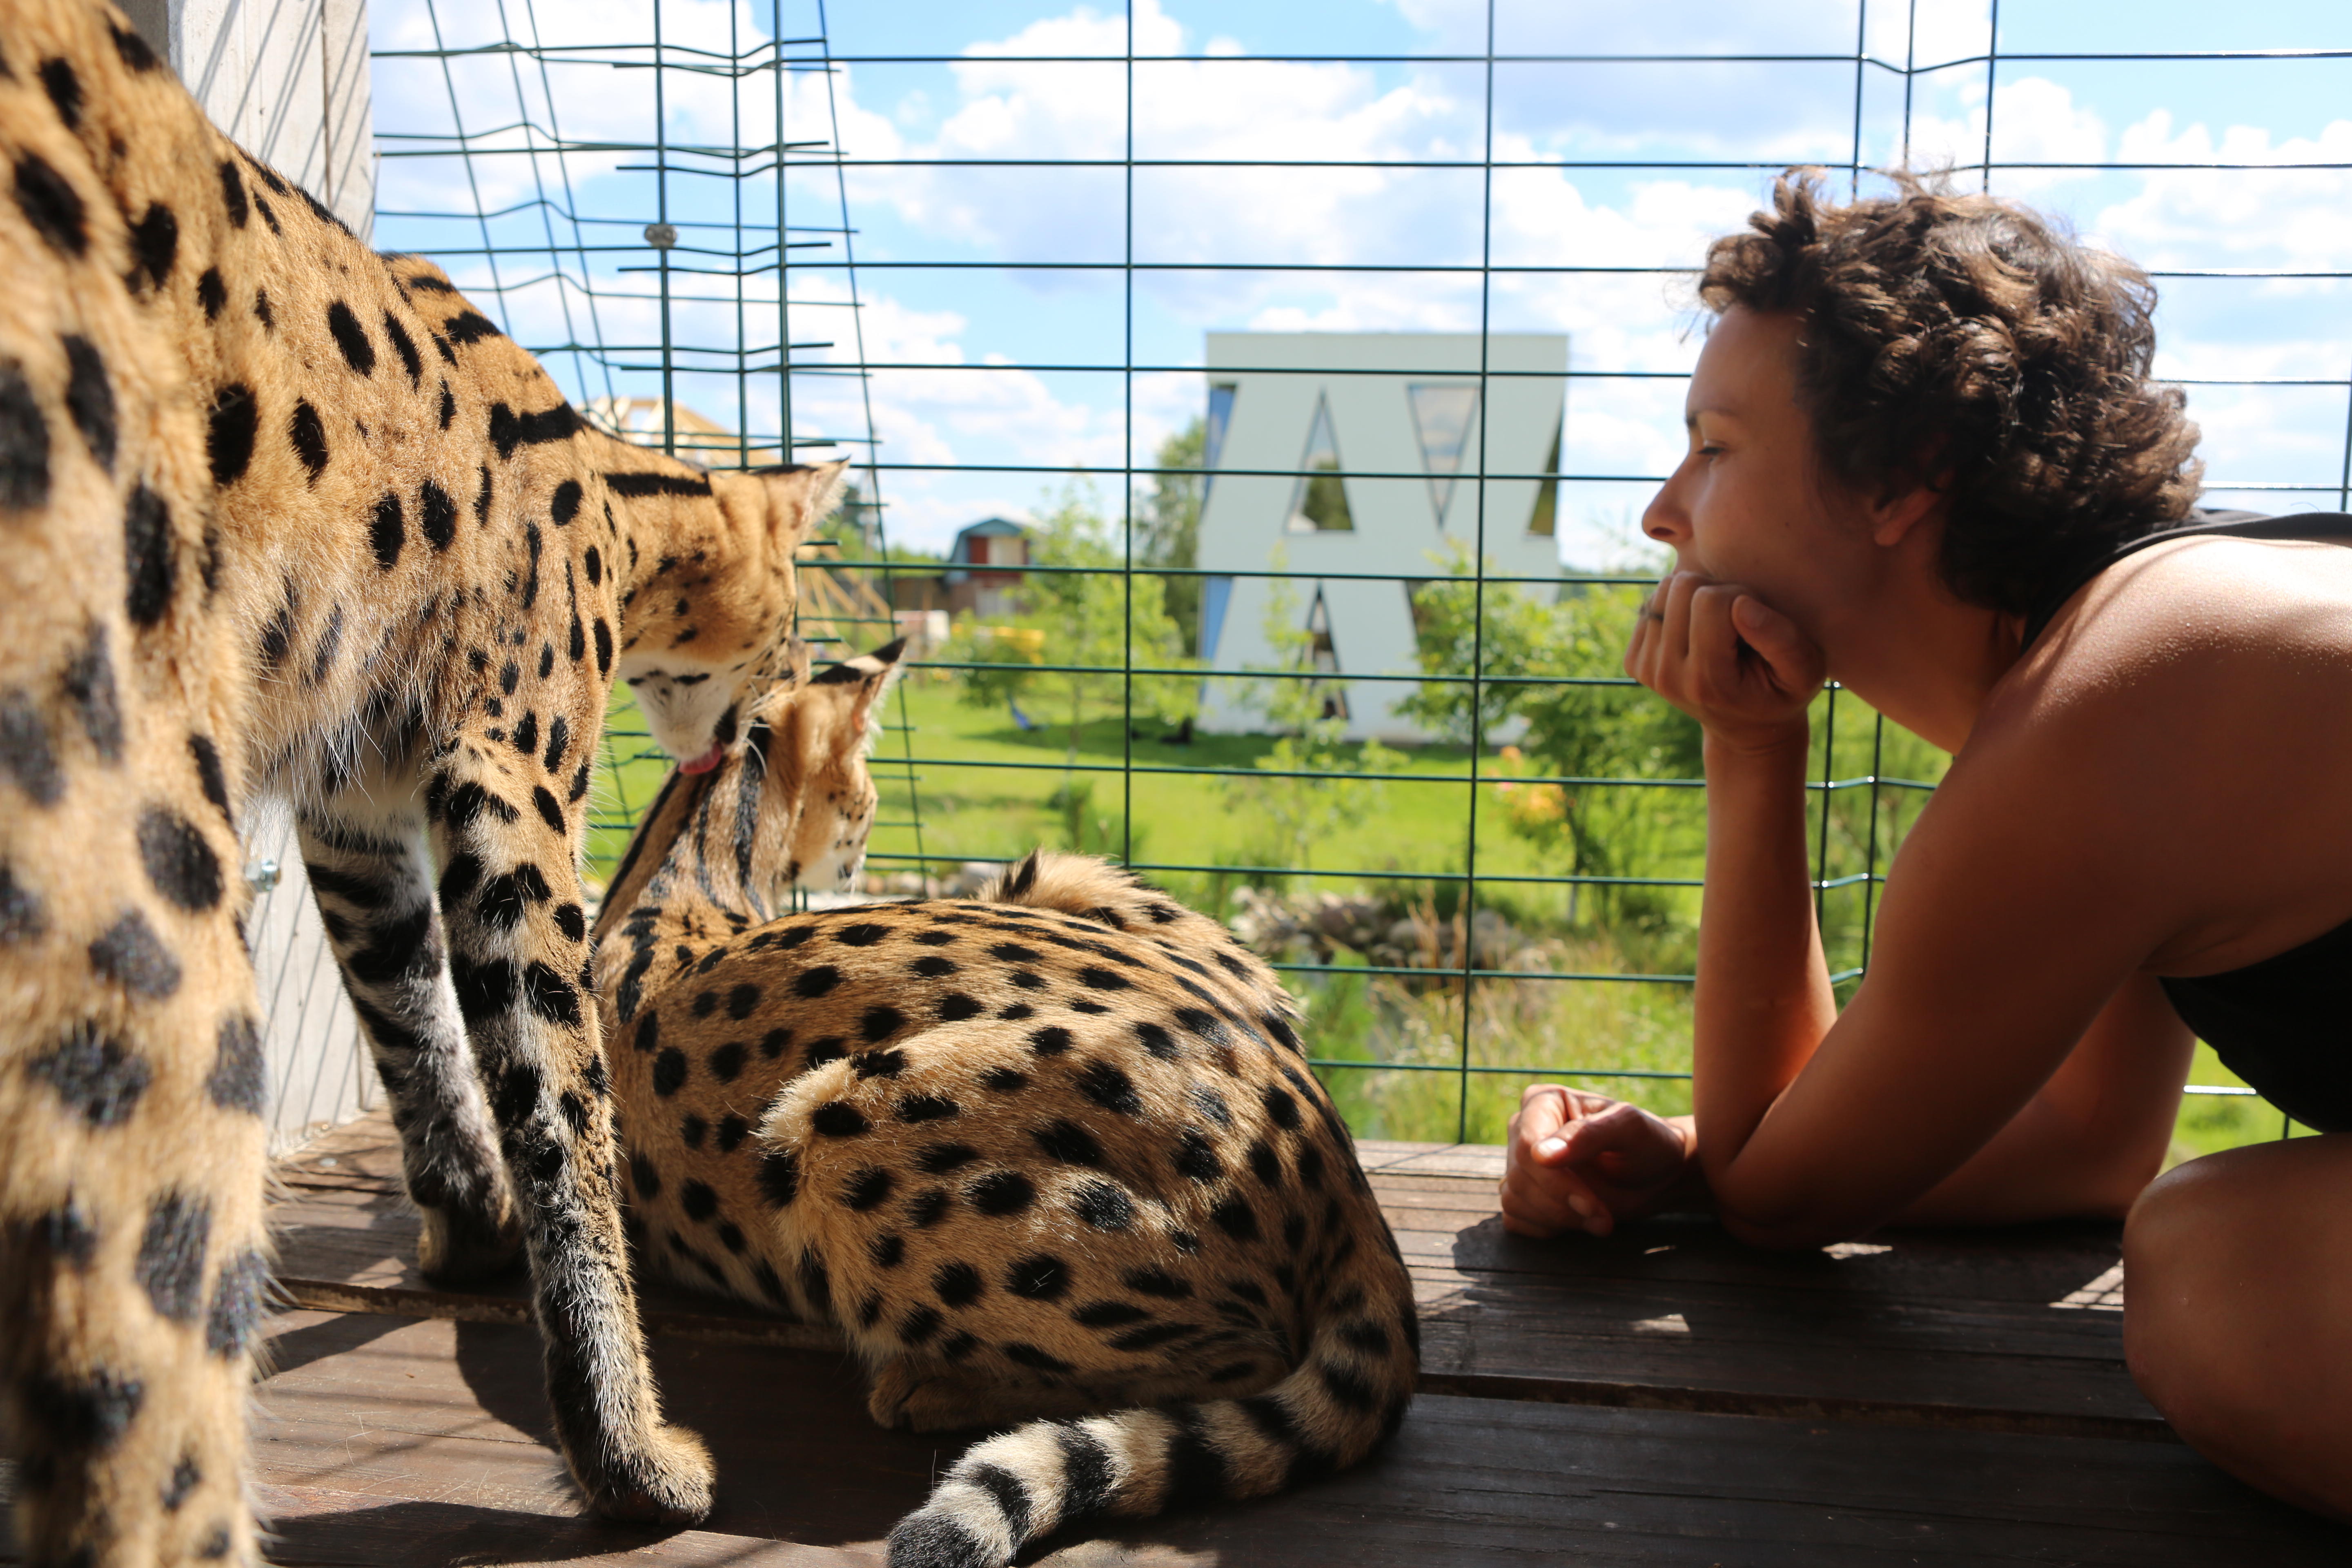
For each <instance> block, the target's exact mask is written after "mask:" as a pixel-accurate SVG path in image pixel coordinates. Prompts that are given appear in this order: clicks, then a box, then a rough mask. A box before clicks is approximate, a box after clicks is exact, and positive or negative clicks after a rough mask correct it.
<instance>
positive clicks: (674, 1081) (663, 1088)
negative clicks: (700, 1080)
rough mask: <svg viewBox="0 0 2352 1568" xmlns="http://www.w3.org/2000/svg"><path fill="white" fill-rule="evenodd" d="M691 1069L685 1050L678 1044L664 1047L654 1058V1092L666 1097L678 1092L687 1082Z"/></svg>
mask: <svg viewBox="0 0 2352 1568" xmlns="http://www.w3.org/2000/svg"><path fill="white" fill-rule="evenodd" d="M689 1070H690V1064H689V1063H688V1061H687V1059H686V1053H685V1052H684V1051H681V1050H679V1049H678V1048H677V1047H676V1046H667V1047H663V1049H662V1052H661V1054H660V1055H658V1056H656V1058H654V1092H655V1093H656V1094H658V1095H660V1096H662V1097H663V1098H664V1099H667V1098H668V1097H669V1096H671V1095H673V1094H676V1093H677V1091H678V1089H680V1088H681V1087H682V1086H683V1085H684V1084H685V1082H686V1075H687V1073H688V1071H689Z"/></svg>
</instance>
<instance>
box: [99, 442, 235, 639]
mask: <svg viewBox="0 0 2352 1568" xmlns="http://www.w3.org/2000/svg"><path fill="white" fill-rule="evenodd" d="M249 445H250V442H249V440H248V446H249ZM122 565H123V573H124V575H125V576H126V577H127V578H128V579H129V584H130V587H129V593H128V596H127V598H126V601H125V603H124V605H123V609H124V611H125V613H127V614H128V615H129V616H131V624H132V625H133V626H153V625H154V624H155V623H156V622H157V621H160V620H162V619H163V612H164V611H165V610H167V609H169V608H171V605H172V590H173V586H174V585H175V584H177V582H178V579H179V566H178V562H177V559H176V557H175V556H174V555H173V551H172V513H171V509H170V508H169V507H167V506H166V505H165V504H164V501H163V497H162V496H159V495H157V494H156V493H155V492H154V491H153V490H151V489H148V488H147V486H146V485H145V484H144V483H143V482H142V483H141V484H138V485H135V486H133V487H132V488H131V499H130V500H127V501H125V502H124V503H123V507H122Z"/></svg>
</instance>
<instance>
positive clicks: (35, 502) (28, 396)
mask: <svg viewBox="0 0 2352 1568" xmlns="http://www.w3.org/2000/svg"><path fill="white" fill-rule="evenodd" d="M48 499H49V422H48V420H47V417H46V416H43V414H42V413H41V405H40V404H39V403H38V402H37V401H36V400H35V399H34V396H33V389H32V386H31V385H30V384H28V383H27V382H26V380H25V373H24V372H23V371H21V370H19V369H18V368H17V367H16V366H15V365H13V364H0V506H9V507H15V508H17V509H18V510H26V509H30V508H32V507H37V506H41V505H44V504H46V503H47V500H48Z"/></svg>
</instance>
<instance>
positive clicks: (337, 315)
mask: <svg viewBox="0 0 2352 1568" xmlns="http://www.w3.org/2000/svg"><path fill="white" fill-rule="evenodd" d="M327 331H329V332H331V333H332V334H333V335H334V339H335V346H336V347H337V348H339V349H341V350H342V351H343V363H346V364H348V365H350V366H351V367H352V369H353V370H355V371H357V372H359V373H360V374H362V375H367V376H372V375H373V374H375V343H374V342H373V340H372V339H371V338H369V336H368V335H367V329H366V328H365V327H362V326H361V325H360V319H359V318H358V317H357V316H354V315H352V308H351V307H350V306H349V305H346V304H344V303H343V302H342V301H341V300H336V301H335V302H334V303H333V304H331V305H330V306H328V307H327ZM409 352H410V353H412V354H413V353H415V345H414V344H412V345H410V349H409Z"/></svg>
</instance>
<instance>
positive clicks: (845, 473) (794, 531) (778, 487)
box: [751, 458, 849, 561]
mask: <svg viewBox="0 0 2352 1568" xmlns="http://www.w3.org/2000/svg"><path fill="white" fill-rule="evenodd" d="M751 477H752V478H754V479H758V480H759V481H760V484H761V488H762V489H765V490H766V491H767V495H768V536H769V538H770V539H771V540H772V542H774V544H775V547H776V550H777V551H778V552H779V553H780V554H781V555H782V557H783V559H785V560H787V561H789V560H791V559H792V557H793V550H794V549H795V548H796V547H797V546H798V545H799V544H800V542H802V541H803V540H804V539H807V538H808V537H809V536H810V535H812V534H814V533H815V532H816V531H817V525H818V524H820V523H822V522H823V521H824V520H825V519H826V518H828V517H830V516H832V515H833V509H834V508H835V507H836V506H838V505H840V504H841V492H842V490H843V489H844V488H845V486H846V485H847V484H848V482H849V463H848V460H847V459H846V458H843V459H840V460H838V461H835V462H831V463H808V464H800V465H793V466H788V467H784V468H754V469H752V470H751Z"/></svg>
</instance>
